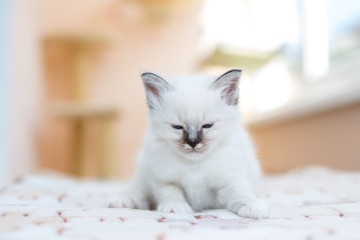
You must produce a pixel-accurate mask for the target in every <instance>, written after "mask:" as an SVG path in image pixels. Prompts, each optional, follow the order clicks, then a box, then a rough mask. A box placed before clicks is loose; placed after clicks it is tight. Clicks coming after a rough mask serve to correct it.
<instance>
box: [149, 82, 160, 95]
mask: <svg viewBox="0 0 360 240" xmlns="http://www.w3.org/2000/svg"><path fill="white" fill-rule="evenodd" d="M146 88H147V89H148V90H149V91H150V92H152V93H153V94H154V95H155V96H157V97H159V96H160V90H159V88H157V87H156V86H155V85H154V84H149V83H148V84H146Z"/></svg>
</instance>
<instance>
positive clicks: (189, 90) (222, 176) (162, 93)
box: [108, 69, 269, 219]
mask: <svg viewBox="0 0 360 240" xmlns="http://www.w3.org/2000/svg"><path fill="white" fill-rule="evenodd" d="M240 75H241V70H236V69H234V70H231V71H228V72H226V73H224V74H223V75H221V76H220V77H218V78H217V79H213V78H211V77H207V76H187V77H179V78H175V79H172V81H166V80H164V79H163V78H161V77H159V76H157V75H156V74H153V73H144V74H142V80H143V83H144V86H145V90H146V97H147V104H148V106H149V108H150V117H149V121H150V129H149V130H148V131H147V133H146V135H145V138H144V146H143V149H142V151H141V152H140V154H139V159H138V169H137V172H136V174H135V177H134V181H133V185H132V187H131V189H130V190H129V191H128V192H126V193H124V194H122V195H121V196H118V197H116V198H114V199H112V200H110V201H109V203H108V206H109V207H119V208H139V209H151V208H157V210H158V211H160V212H168V213H192V212H193V211H194V210H195V211H202V210H205V209H214V208H226V209H228V210H230V211H232V212H234V213H236V214H238V215H240V216H242V217H249V218H256V219H259V218H267V217H269V209H268V206H267V205H266V203H264V202H263V201H260V200H259V199H257V198H256V196H255V195H254V183H255V181H256V179H257V178H258V177H259V175H260V167H259V165H258V161H257V158H256V155H255V151H254V147H253V146H252V142H251V140H250V138H249V136H248V134H247V132H246V131H245V129H244V128H243V127H242V126H241V124H240V114H239V112H238V108H237V101H238V95H239V94H238V92H239V84H238V83H239V78H240Z"/></svg>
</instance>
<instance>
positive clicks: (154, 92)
mask: <svg viewBox="0 0 360 240" xmlns="http://www.w3.org/2000/svg"><path fill="white" fill-rule="evenodd" d="M141 78H142V81H143V83H144V87H145V92H146V101H147V104H148V106H149V108H150V109H154V108H157V107H158V106H159V105H160V104H161V102H162V101H163V100H164V99H163V95H164V93H165V92H166V91H169V90H171V87H170V85H169V83H167V82H166V81H165V80H164V79H163V78H161V77H159V76H158V75H156V74H154V73H151V72H145V73H143V74H141Z"/></svg>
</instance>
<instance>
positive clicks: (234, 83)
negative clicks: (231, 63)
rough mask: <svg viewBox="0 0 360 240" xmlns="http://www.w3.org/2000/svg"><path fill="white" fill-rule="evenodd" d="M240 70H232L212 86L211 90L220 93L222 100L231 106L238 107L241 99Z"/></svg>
mask: <svg viewBox="0 0 360 240" xmlns="http://www.w3.org/2000/svg"><path fill="white" fill-rule="evenodd" d="M240 76H241V70H240V69H233V70H230V71H228V72H226V73H224V74H223V75H221V76H220V77H218V78H217V79H216V80H215V82H213V83H212V84H211V88H212V89H214V90H217V91H219V92H220V96H221V99H222V100H223V101H224V102H225V103H226V104H229V105H237V103H238V99H239V81H240Z"/></svg>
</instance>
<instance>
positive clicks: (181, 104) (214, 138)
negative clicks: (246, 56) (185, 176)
mask: <svg viewBox="0 0 360 240" xmlns="http://www.w3.org/2000/svg"><path fill="white" fill-rule="evenodd" d="M240 74H241V70H237V69H236V70H231V71H228V72H226V73H224V74H223V75H221V76H220V77H218V78H216V79H214V78H211V77H208V76H186V77H178V78H174V79H171V80H170V81H166V80H165V79H163V78H161V77H159V76H158V75H156V74H154V73H148V72H147V73H144V74H142V80H143V83H144V86H145V90H146V98H147V104H148V106H149V108H150V125H151V131H152V133H153V134H154V135H155V136H156V139H157V141H159V142H162V143H163V146H164V147H169V148H171V149H172V150H173V151H175V152H176V153H178V154H180V155H181V156H183V157H184V158H186V159H189V160H197V159H200V158H201V157H203V156H205V154H206V153H209V152H211V151H212V150H213V149H215V148H216V147H218V146H219V145H221V144H222V143H223V141H225V140H226V137H227V136H228V135H229V133H230V132H231V131H232V130H233V127H235V125H234V124H237V122H238V121H237V120H238V111H237V107H236V106H237V101H238V92H239V78H240Z"/></svg>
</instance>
